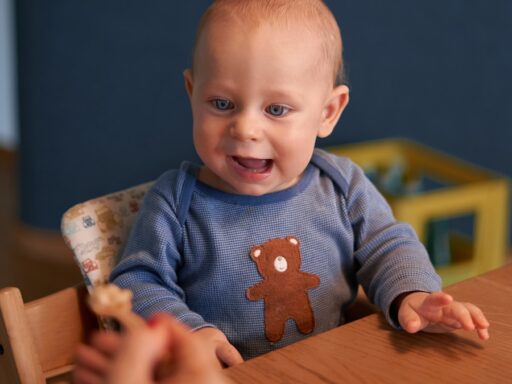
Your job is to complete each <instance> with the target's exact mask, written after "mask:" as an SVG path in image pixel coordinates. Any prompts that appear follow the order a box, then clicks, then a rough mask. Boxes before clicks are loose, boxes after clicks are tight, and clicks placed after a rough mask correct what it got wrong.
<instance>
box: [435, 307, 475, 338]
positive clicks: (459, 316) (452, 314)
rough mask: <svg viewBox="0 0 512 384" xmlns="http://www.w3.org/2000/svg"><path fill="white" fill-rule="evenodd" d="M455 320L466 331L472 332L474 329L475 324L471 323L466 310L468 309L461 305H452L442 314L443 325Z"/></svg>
mask: <svg viewBox="0 0 512 384" xmlns="http://www.w3.org/2000/svg"><path fill="white" fill-rule="evenodd" d="M454 319H455V320H457V321H458V322H459V323H460V324H461V325H462V328H464V329H465V330H467V331H472V330H474V329H475V324H474V323H473V318H472V317H471V314H470V312H469V310H468V308H467V307H466V306H465V305H464V304H462V303H458V302H457V303H453V304H452V305H451V306H450V307H449V308H447V310H446V311H445V313H444V316H443V321H442V322H443V323H449V322H451V321H453V320H454Z"/></svg>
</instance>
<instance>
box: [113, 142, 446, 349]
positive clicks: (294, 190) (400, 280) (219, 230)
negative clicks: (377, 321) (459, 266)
mask: <svg viewBox="0 0 512 384" xmlns="http://www.w3.org/2000/svg"><path fill="white" fill-rule="evenodd" d="M198 169H199V168H198V167H197V166H195V165H193V164H191V163H187V162H185V163H183V165H182V166H181V168H180V169H179V170H171V171H168V172H166V173H164V174H163V175H162V176H161V177H160V178H159V179H158V180H157V182H156V183H155V184H154V186H153V187H152V189H151V190H150V191H149V192H148V193H147V195H146V197H145V200H144V205H143V207H142V209H141V211H140V213H139V215H138V217H137V219H136V221H135V223H134V225H133V228H132V232H131V235H130V237H129V240H128V243H127V245H126V248H125V250H124V253H123V256H122V257H121V259H120V261H119V263H118V265H117V266H116V267H115V268H114V270H113V272H112V275H111V280H112V281H113V282H114V283H115V284H117V285H119V286H121V287H123V288H129V289H131V290H132V291H133V294H134V310H135V311H136V312H138V313H140V314H141V315H142V316H144V317H148V316H150V315H151V314H153V313H155V312H158V311H166V312H169V313H171V314H173V315H174V316H176V317H177V318H178V319H180V320H181V321H182V322H184V323H186V324H188V325H189V326H190V327H192V328H193V329H198V328H201V327H205V326H215V327H217V328H219V329H220V330H221V331H222V332H224V333H225V334H226V336H227V337H228V339H229V340H230V342H231V343H232V344H233V345H234V346H235V347H236V348H237V349H238V350H239V351H240V353H241V354H242V356H244V358H251V357H254V356H257V355H260V354H262V353H265V352H269V351H272V350H274V349H276V348H280V347H283V346H285V345H288V344H290V343H293V342H295V341H298V340H301V339H302V338H304V337H307V336H309V335H311V334H316V333H320V332H323V331H326V330H328V329H331V328H333V327H336V326H338V325H340V324H342V323H343V322H344V316H343V311H344V309H345V308H346V306H347V305H349V304H350V303H351V302H352V300H353V299H354V297H355V295H356V290H357V285H358V284H361V285H362V286H363V288H364V290H365V292H366V293H367V295H368V297H369V298H370V300H371V301H372V302H374V303H375V304H376V305H378V306H379V307H380V308H381V309H382V310H383V312H384V314H385V315H386V317H387V319H388V321H389V322H390V323H391V324H392V325H394V326H397V324H393V320H392V319H391V316H390V311H389V309H390V305H391V303H392V301H393V299H394V298H395V297H397V296H398V295H399V294H400V293H403V292H408V291H414V290H421V291H436V290H439V289H441V281H440V278H439V276H438V275H437V274H436V273H435V271H434V269H433V267H432V265H431V263H430V261H429V258H428V255H427V253H426V251H425V249H424V247H423V246H422V244H421V243H420V242H419V241H418V239H417V237H416V235H415V233H414V231H413V230H412V229H411V227H410V226H409V225H407V224H403V223H398V222H396V221H395V219H394V217H393V215H392V213H391V210H390V208H389V206H388V205H387V203H386V202H385V200H384V198H383V197H382V196H381V195H380V194H379V192H378V191H377V190H376V189H375V188H374V186H373V185H372V184H371V183H370V182H369V181H368V180H367V178H366V177H365V176H364V174H363V172H362V170H361V169H360V168H358V167H357V166H356V165H355V164H354V163H352V162H351V161H350V160H348V159H346V158H342V157H337V156H334V155H332V154H329V153H327V152H325V151H322V150H319V149H317V150H315V153H314V156H313V158H312V160H311V162H310V164H309V165H308V167H307V168H306V170H305V172H304V175H303V176H302V178H301V179H300V181H299V182H298V183H297V184H295V185H294V186H292V187H290V188H288V189H286V190H283V191H278V192H274V193H270V194H267V195H263V196H245V195H236V194H230V193H226V192H222V191H219V190H216V189H213V188H211V187H209V186H207V185H205V184H203V183H201V182H200V181H198V180H197V179H196V174H197V171H198ZM288 236H293V237H294V238H297V239H299V240H300V254H301V258H302V263H301V267H300V270H301V271H303V272H306V273H309V274H314V275H316V276H318V277H319V278H320V283H319V284H318V285H317V286H316V287H314V288H311V289H309V290H308V292H307V294H308V297H309V301H310V303H311V308H312V310H313V314H314V321H315V325H314V330H313V332H312V333H310V334H308V335H304V334H302V333H301V332H299V331H298V329H297V327H296V324H295V322H294V320H292V319H290V320H288V322H287V323H286V327H285V332H284V336H283V337H282V338H281V340H279V341H278V342H274V343H272V342H270V341H268V339H267V338H266V337H265V322H264V310H265V308H264V301H263V300H259V301H258V300H256V301H251V300H249V299H248V298H247V296H246V290H247V289H248V288H249V287H251V286H254V285H255V284H257V283H259V282H261V281H262V276H261V275H260V274H259V272H258V269H257V267H256V264H255V262H254V261H253V260H252V259H251V257H250V254H249V253H250V250H251V248H252V247H253V246H255V245H259V244H263V243H265V242H267V241H269V240H270V239H276V238H286V237H288Z"/></svg>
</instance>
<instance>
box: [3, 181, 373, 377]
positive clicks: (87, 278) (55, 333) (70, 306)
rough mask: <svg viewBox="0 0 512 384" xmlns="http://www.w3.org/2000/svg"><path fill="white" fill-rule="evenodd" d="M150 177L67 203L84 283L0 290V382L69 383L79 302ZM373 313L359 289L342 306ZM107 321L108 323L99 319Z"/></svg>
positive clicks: (121, 237)
mask: <svg viewBox="0 0 512 384" xmlns="http://www.w3.org/2000/svg"><path fill="white" fill-rule="evenodd" d="M151 185H152V182H149V183H145V184H141V185H138V186H135V187H132V188H129V189H126V190H124V191H119V192H115V193H112V194H109V195H105V196H102V197H98V198H96V199H92V200H89V201H86V202H84V203H81V204H77V205H75V206H74V207H72V208H70V209H69V210H68V211H67V212H66V213H65V214H64V215H63V218H62V225H61V231H62V235H63V237H64V240H65V241H66V243H67V244H68V245H69V247H70V248H71V249H72V250H73V253H74V255H75V261H76V263H77V265H78V266H79V268H80V271H81V272H82V275H83V277H84V283H85V285H80V286H77V287H71V288H67V289H64V290H62V291H60V292H57V293H55V294H52V295H49V296H46V297H43V298H41V299H38V300H35V301H32V302H29V303H24V302H23V298H22V296H21V293H20V291H19V289H17V288H4V289H0V344H1V348H0V384H4V383H5V384H14V383H22V384H33V383H35V384H40V383H53V384H56V383H69V382H70V377H69V372H70V371H71V369H72V362H73V355H74V353H75V350H76V347H77V345H78V344H79V343H80V342H83V341H85V340H87V338H88V336H89V334H90V333H91V332H92V330H94V329H98V328H99V327H98V321H97V319H96V317H95V316H94V314H93V313H92V312H91V311H90V310H89V309H88V307H87V306H86V304H85V298H86V295H87V291H88V290H89V291H92V290H93V289H94V286H96V285H99V284H103V283H105V282H106V281H107V280H108V275H109V274H110V271H111V269H112V267H113V265H114V264H115V262H116V260H117V256H118V254H119V252H121V250H122V248H123V246H124V244H125V242H126V239H127V237H128V233H129V230H130V227H131V225H132V223H133V220H134V219H135V217H136V214H137V212H138V210H139V207H140V205H141V204H142V199H143V197H144V195H145V193H146V192H147V190H148V189H149V188H150V187H151ZM373 312H375V307H374V306H372V305H371V304H370V303H369V301H368V300H367V298H366V296H365V295H364V293H363V291H362V290H361V289H360V290H359V294H358V297H357V299H356V301H355V303H354V304H353V305H352V307H351V308H350V309H349V310H348V311H347V316H346V320H347V322H348V321H352V320H355V319H358V318H361V317H363V316H366V315H368V314H370V313H373ZM103 325H108V324H103Z"/></svg>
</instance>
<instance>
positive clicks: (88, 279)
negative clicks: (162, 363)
mask: <svg viewBox="0 0 512 384" xmlns="http://www.w3.org/2000/svg"><path fill="white" fill-rule="evenodd" d="M151 184H152V183H146V184H142V185H138V186H136V187H133V188H129V189H126V190H124V191H120V192H116V193H112V194H109V195H106V196H102V197H99V198H96V199H92V200H90V201H87V202H85V203H81V204H77V205H75V206H74V207H72V208H70V209H69V210H68V211H66V213H65V214H64V215H63V218H62V227H61V230H62V235H63V237H64V240H65V241H66V243H67V244H68V245H69V247H70V248H71V249H72V250H73V253H74V255H75V259H76V262H77V264H78V266H79V267H80V271H81V272H82V275H83V277H84V283H85V285H84V284H81V285H79V286H77V287H71V288H67V289H64V290H62V291H59V292H57V293H55V294H52V295H49V296H45V297H43V298H41V299H38V300H35V301H31V302H29V303H24V302H23V298H22V295H21V292H20V291H19V289H17V288H14V287H9V288H3V289H0V384H4V383H5V384H16V383H22V384H40V383H69V382H70V381H71V380H70V376H69V372H70V371H71V369H72V363H73V355H74V353H75V350H76V347H77V345H78V344H79V343H80V342H83V341H86V340H87V337H88V335H89V334H90V333H91V331H92V330H94V329H98V320H97V319H96V317H95V315H94V314H93V313H92V312H91V311H90V310H89V309H88V307H87V306H86V304H85V298H86V296H87V290H89V291H90V290H92V288H93V286H94V285H97V284H102V283H104V282H106V281H107V279H108V275H109V274H110V270H111V269H112V266H113V265H114V263H115V261H116V256H117V254H118V252H119V251H120V250H121V249H122V246H123V244H124V243H125V241H126V237H127V235H128V231H129V229H130V226H131V224H132V221H133V219H134V218H135V215H136V213H137V211H138V209H139V206H140V203H141V200H142V197H143V196H144V194H145V192H146V191H147V189H148V188H149V187H150V186H151ZM102 325H105V324H102Z"/></svg>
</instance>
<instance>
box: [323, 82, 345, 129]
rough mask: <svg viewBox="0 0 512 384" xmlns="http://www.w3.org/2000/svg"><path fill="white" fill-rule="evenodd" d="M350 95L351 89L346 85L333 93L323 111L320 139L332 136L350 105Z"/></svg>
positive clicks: (335, 89)
mask: <svg viewBox="0 0 512 384" xmlns="http://www.w3.org/2000/svg"><path fill="white" fill-rule="evenodd" d="M348 94H349V89H348V87H347V86H346V85H338V86H337V87H336V88H334V89H333V90H332V91H331V94H330V95H329V98H328V99H327V103H326V104H325V105H324V109H323V111H322V125H321V127H320V129H319V130H318V137H327V136H329V135H330V134H331V132H332V130H333V129H334V127H335V126H336V123H337V122H338V120H339V119H340V116H341V114H342V113H343V111H344V109H345V107H346V106H347V104H348V100H349V97H348Z"/></svg>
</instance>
